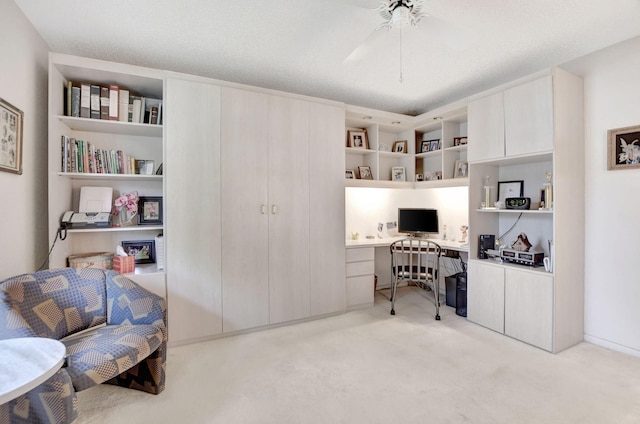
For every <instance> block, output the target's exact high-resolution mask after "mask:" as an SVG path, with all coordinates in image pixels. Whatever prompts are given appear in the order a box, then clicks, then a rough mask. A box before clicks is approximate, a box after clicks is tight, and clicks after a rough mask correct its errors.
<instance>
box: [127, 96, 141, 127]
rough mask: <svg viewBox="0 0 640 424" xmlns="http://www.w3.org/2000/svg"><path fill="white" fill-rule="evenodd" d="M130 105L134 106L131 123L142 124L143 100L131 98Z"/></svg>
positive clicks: (135, 97)
mask: <svg viewBox="0 0 640 424" xmlns="http://www.w3.org/2000/svg"><path fill="white" fill-rule="evenodd" d="M129 103H131V104H132V105H133V109H132V114H131V122H133V123H140V122H141V121H140V117H141V115H140V113H141V109H142V98H141V97H140V96H129Z"/></svg>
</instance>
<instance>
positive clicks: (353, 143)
mask: <svg viewBox="0 0 640 424" xmlns="http://www.w3.org/2000/svg"><path fill="white" fill-rule="evenodd" d="M347 143H348V144H347V147H352V148H354V149H368V148H369V139H368V138H367V130H348V131H347Z"/></svg>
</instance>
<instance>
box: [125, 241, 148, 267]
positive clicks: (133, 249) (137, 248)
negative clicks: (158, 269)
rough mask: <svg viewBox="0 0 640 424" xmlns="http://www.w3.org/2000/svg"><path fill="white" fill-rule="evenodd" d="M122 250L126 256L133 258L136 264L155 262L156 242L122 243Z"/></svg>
mask: <svg viewBox="0 0 640 424" xmlns="http://www.w3.org/2000/svg"><path fill="white" fill-rule="evenodd" d="M122 248H123V249H124V251H125V252H126V253H127V255H129V256H134V257H135V262H136V263H137V264H153V263H155V262H156V242H155V241H154V240H135V241H123V242H122Z"/></svg>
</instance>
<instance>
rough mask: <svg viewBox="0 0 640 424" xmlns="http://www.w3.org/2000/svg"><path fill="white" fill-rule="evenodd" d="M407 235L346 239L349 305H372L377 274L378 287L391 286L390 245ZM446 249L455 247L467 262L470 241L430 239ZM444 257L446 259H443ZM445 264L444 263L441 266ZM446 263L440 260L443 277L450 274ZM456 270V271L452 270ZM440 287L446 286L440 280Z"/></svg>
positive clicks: (358, 306) (350, 306) (353, 307)
mask: <svg viewBox="0 0 640 424" xmlns="http://www.w3.org/2000/svg"><path fill="white" fill-rule="evenodd" d="M403 238H406V237H404V236H403V237H388V238H375V239H367V238H365V239H358V240H347V241H346V244H345V246H346V287H347V309H357V308H361V307H367V306H372V305H373V297H374V293H375V289H374V281H375V277H376V276H377V277H378V284H377V288H378V289H381V288H389V287H391V253H390V252H389V246H390V245H391V243H393V242H394V241H396V240H401V239H403ZM430 240H431V241H433V242H434V243H437V244H439V245H440V247H442V249H443V255H444V254H445V253H444V250H451V251H456V252H459V253H460V254H461V257H462V258H463V260H464V261H465V262H466V261H467V256H468V252H469V245H468V244H462V243H460V242H456V241H451V240H442V239H430ZM442 260H444V259H442ZM442 265H445V266H442ZM447 269H448V268H447V266H446V264H441V267H440V270H441V273H440V274H441V276H442V277H441V278H444V277H445V276H447V275H448V273H447V272H446V270H447ZM451 273H454V272H451ZM441 283H442V284H440V287H445V285H444V283H443V282H441Z"/></svg>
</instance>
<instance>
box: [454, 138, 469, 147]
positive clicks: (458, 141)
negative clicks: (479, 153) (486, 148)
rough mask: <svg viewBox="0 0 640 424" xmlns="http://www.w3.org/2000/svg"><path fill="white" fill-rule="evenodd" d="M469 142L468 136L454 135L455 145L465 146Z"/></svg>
mask: <svg viewBox="0 0 640 424" xmlns="http://www.w3.org/2000/svg"><path fill="white" fill-rule="evenodd" d="M465 144H467V137H453V145H454V147H455V146H464V145H465Z"/></svg>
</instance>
